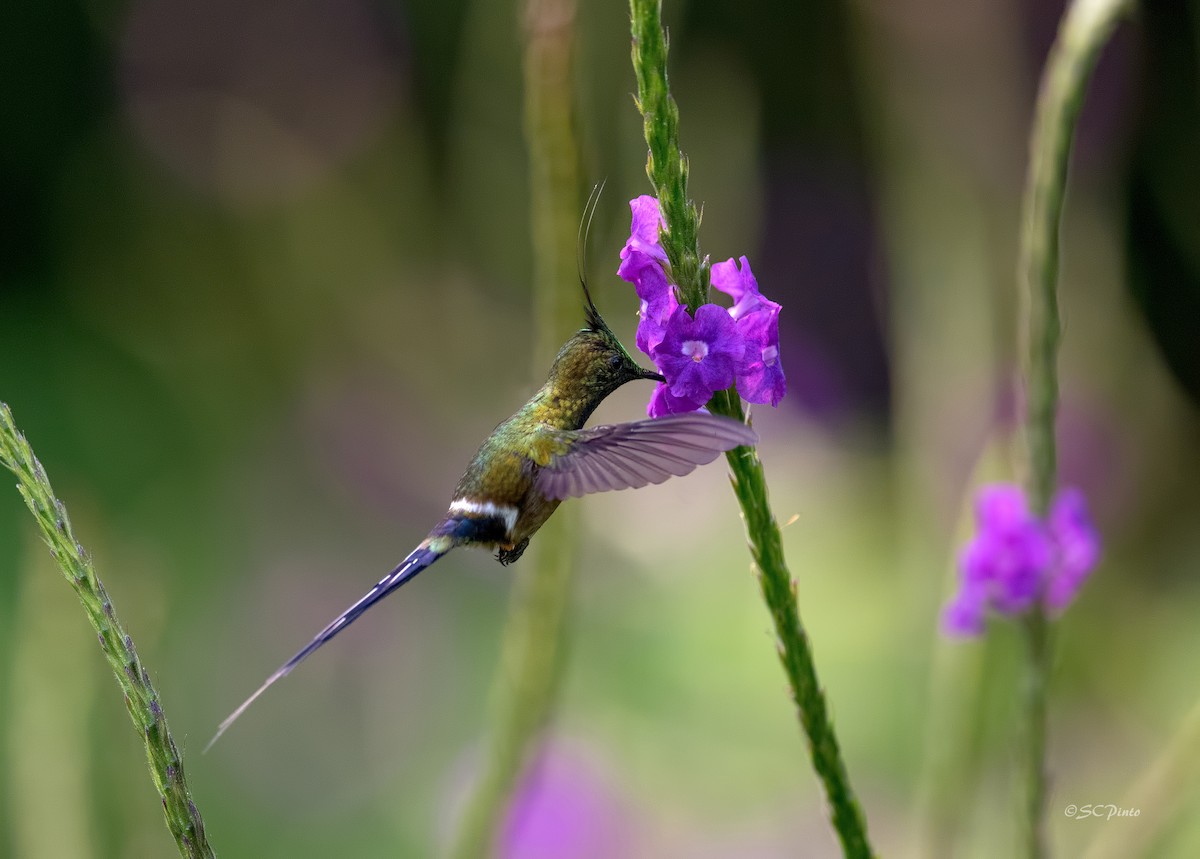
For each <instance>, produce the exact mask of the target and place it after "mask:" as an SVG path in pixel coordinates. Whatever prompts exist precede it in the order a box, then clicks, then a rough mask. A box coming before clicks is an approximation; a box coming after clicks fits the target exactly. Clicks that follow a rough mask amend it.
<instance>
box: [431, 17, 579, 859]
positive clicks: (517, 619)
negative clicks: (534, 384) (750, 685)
mask: <svg viewBox="0 0 1200 859" xmlns="http://www.w3.org/2000/svg"><path fill="white" fill-rule="evenodd" d="M574 20H575V4H574V2H573V0H528V2H527V4H526V7H525V34H526V39H525V137H526V141H527V144H528V147H529V175H530V180H529V181H530V204H531V209H532V211H531V218H532V224H531V226H532V235H533V244H534V251H535V253H534V258H535V260H536V264H535V265H536V267H535V271H534V282H533V297H534V328H535V337H534V349H533V356H532V357H533V362H534V366H535V368H536V372H538V373H544V372H545V370H546V368H547V367H549V366H550V363H551V361H552V360H553V359H554V356H555V354H556V353H557V351H558V348H559V346H560V345H561V344H562V342H563V340H564V339H565V338H566V337H567V336H568V334H569V333H570V332H571V331H574V330H576V329H577V328H578V327H579V321H580V309H579V308H580V304H579V296H578V295H577V294H576V293H575V292H574V290H568V289H566V288H564V287H565V285H567V284H570V283H571V282H572V281H573V280H574V279H575V276H576V273H575V250H576V246H575V243H576V230H575V224H576V223H577V218H578V217H579V196H580V195H579V188H580V178H579V174H580V167H579V154H578V152H579V148H578V144H577V142H576V137H575V132H574V127H573V104H574V99H573V81H572V76H571V73H572V51H573V40H574ZM576 512H577V511H576V508H575V507H574V506H573V505H565V506H564V507H563V508H561V509H560V510H558V511H557V513H556V514H555V516H554V518H553V519H551V520H550V522H548V523H547V524H546V526H545V527H543V528H542V530H541V532H540V533H539V535H538V541H537V546H536V550H535V552H534V556H533V558H531V560H532V563H530V564H527V565H518V567H517V569H516V586H515V589H514V592H513V599H512V607H511V609H510V613H509V618H508V621H507V623H506V625H505V631H504V639H503V642H502V644H501V656H500V668H499V671H498V672H497V677H496V684H495V687H494V689H493V696H492V714H493V717H492V719H491V726H492V727H491V731H490V734H489V736H488V739H487V741H486V745H485V752H484V759H483V765H482V770H481V773H480V776H479V779H478V781H477V782H476V784H475V785H474V787H473V789H472V792H471V794H470V796H469V798H468V800H467V804H466V811H465V813H464V815H463V818H462V820H461V823H460V826H459V829H458V831H457V832H456V833H455V839H454V842H453V844H452V845H451V850H450V855H451V856H453V857H456V859H475V857H482V856H486V855H489V854H490V853H491V848H492V845H493V844H494V842H495V838H496V834H497V831H498V829H499V827H500V824H501V822H502V821H503V814H504V811H505V808H506V806H507V801H508V798H509V796H510V795H511V794H512V792H513V789H514V788H515V786H516V784H517V781H518V779H519V778H520V776H521V773H522V771H523V769H524V767H525V765H526V763H527V761H528V759H529V757H530V753H531V752H532V751H533V749H534V746H535V744H536V742H537V739H538V734H539V733H540V731H541V730H542V728H543V726H544V725H545V723H546V721H547V719H548V717H549V714H550V711H551V709H552V707H553V704H554V699H555V697H556V693H557V690H558V686H559V680H560V678H561V676H562V673H563V665H564V663H565V652H566V619H567V613H568V610H569V607H570V594H571V573H572V568H573V566H574V556H575V546H576V543H577V533H578V517H577V516H576Z"/></svg>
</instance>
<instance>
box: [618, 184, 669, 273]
mask: <svg viewBox="0 0 1200 859" xmlns="http://www.w3.org/2000/svg"><path fill="white" fill-rule="evenodd" d="M629 208H630V209H631V210H632V211H633V223H632V224H631V225H630V227H629V241H627V242H626V243H625V247H624V248H622V249H621V259H625V258H626V257H628V256H629V255H630V254H631V253H635V252H640V253H643V254H645V255H646V256H648V257H650V258H651V259H656V260H665V259H666V258H667V252H666V251H665V250H663V246H662V245H661V244H659V242H658V233H659V230H662V229H664V228H666V223H665V222H664V221H663V217H662V212H661V211H659V208H658V200H657V198H655V197H651V196H649V195H648V194H643V195H642V196H640V197H638V198H636V199H633V200H630V201H629Z"/></svg>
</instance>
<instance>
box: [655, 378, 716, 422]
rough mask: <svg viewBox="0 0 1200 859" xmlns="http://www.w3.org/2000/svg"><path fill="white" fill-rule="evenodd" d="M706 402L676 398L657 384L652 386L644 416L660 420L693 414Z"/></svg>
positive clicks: (663, 386)
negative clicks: (667, 416) (665, 417)
mask: <svg viewBox="0 0 1200 859" xmlns="http://www.w3.org/2000/svg"><path fill="white" fill-rule="evenodd" d="M706 402H707V400H703V401H701V402H696V401H695V400H690V399H688V398H687V397H677V396H675V395H674V394H672V393H671V389H670V388H669V387H667V386H666V385H664V384H663V383H662V382H659V383H658V384H657V385H655V386H654V393H653V394H651V395H650V402H649V403H648V404H647V405H646V414H648V415H649V416H650V417H652V418H661V417H662V416H663V415H678V414H683V413H684V412H694V411H696V409H699V408H702V407H703V406H704V403H706Z"/></svg>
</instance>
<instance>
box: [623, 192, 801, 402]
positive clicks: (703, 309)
mask: <svg viewBox="0 0 1200 859" xmlns="http://www.w3.org/2000/svg"><path fill="white" fill-rule="evenodd" d="M629 208H630V210H631V211H632V213H633V218H632V221H631V224H630V229H629V233H630V235H629V240H628V241H627V242H626V243H625V247H624V248H622V249H621V264H620V266H619V267H618V268H617V274H618V276H620V277H621V278H622V279H623V280H626V281H628V282H629V283H632V284H633V285H634V288H635V289H636V290H637V294H638V298H640V299H641V308H640V310H639V312H638V317H639V321H638V327H637V345H638V348H639V349H641V350H642V351H643V352H645V353H646V354H647V355H649V356H650V357H651V358H652V359H653V360H654V363H655V364H657V365H658V368H659V370H661V371H662V374H663V375H664V376H666V378H667V383H666V385H665V386H664V385H660V386H659V387H658V388H657V389H655V392H654V395H653V397H652V398H651V400H650V403H649V405H648V406H647V411H648V412H649V413H650V415H651V416H652V417H658V416H661V415H666V414H677V413H679V412H690V411H695V410H696V409H698V408H700V407H701V406H702V405H703V404H705V403H707V402H708V400H709V398H711V397H712V395H713V394H714V393H716V392H717V391H720V390H724V389H725V388H728V387H729V386H730V385H732V384H734V383H735V382H736V383H737V391H738V395H739V396H741V397H742V398H743V399H745V400H746V401H748V402H751V403H770V404H771V405H772V406H777V405H779V401H780V400H781V399H783V396H784V394H785V393H786V392H787V381H786V379H784V375H783V366H782V364H781V363H780V361H779V310H780V306H779V305H778V304H776V303H775V302H774V301H771V300H769V299H767V298H765V297H763V294H762V293H761V292H759V290H758V281H757V280H756V279H755V277H754V272H753V271H752V270H751V269H750V261H749V260H748V259H746V257H744V256H743V257H741V258H740V260H738V261H736V262H735V261H734V260H733V259H732V258H731V259H728V260H726V261H725V262H719V263H717V264H715V265H714V266H713V267H712V271H711V281H712V285H713V286H715V287H716V288H717V289H719V290H721V291H722V292H725V293H727V294H729V295H730V296H731V297H732V298H733V302H734V303H733V307H732V308H730V309H729V310H728V311H726V310H724V309H722V308H721V307H719V306H718V305H715V304H704V305H701V306H700V307H699V308H697V310H696V315H695V317H694V318H693V317H692V316H691V315H690V314H688V312H687V310H686V308H684V307H682V306H681V305H680V303H679V299H678V297H677V296H676V294H675V287H674V286H673V285H672V284H671V281H670V276H669V274H668V271H667V268H666V266H665V262H666V259H667V254H666V251H665V250H664V249H663V246H662V244H660V243H659V234H660V232H661V231H662V230H664V229H666V223H665V222H664V221H663V217H662V212H661V210H660V209H659V206H658V200H656V199H655V198H654V197H650V196H646V195H643V196H641V197H638V198H637V199H634V200H631V201H630V202H629Z"/></svg>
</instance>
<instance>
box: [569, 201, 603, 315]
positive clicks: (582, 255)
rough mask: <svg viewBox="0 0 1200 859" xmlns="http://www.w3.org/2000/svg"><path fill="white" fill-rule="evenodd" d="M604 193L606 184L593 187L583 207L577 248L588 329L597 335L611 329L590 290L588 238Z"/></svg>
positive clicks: (576, 256) (577, 264)
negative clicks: (597, 307) (588, 278)
mask: <svg viewBox="0 0 1200 859" xmlns="http://www.w3.org/2000/svg"><path fill="white" fill-rule="evenodd" d="M603 192H604V182H601V183H600V184H599V185H595V186H593V187H592V193H591V194H589V195H588V201H587V204H586V205H584V207H583V217H582V218H581V219H580V221H579V238H578V241H577V243H576V248H575V267H576V269H577V270H578V272H579V285H580V286H581V287H582V288H583V300H584V302H585V303H584V308H583V310H584V319H585V321H586V327H587V329H588V330H589V331H595V332H597V333H601V332H604V333H608V332H609V328H608V324H607V323H606V322H605V321H604V317H602V316H601V315H600V311H599V310H597V309H596V303H595V302H594V301H592V293H591V292H590V291H589V290H588V285H587V243H588V236H589V235H590V234H591V232H592V219H593V218H595V217H596V208H597V207H598V206H599V205H600V195H601V194H602V193H603Z"/></svg>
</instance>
